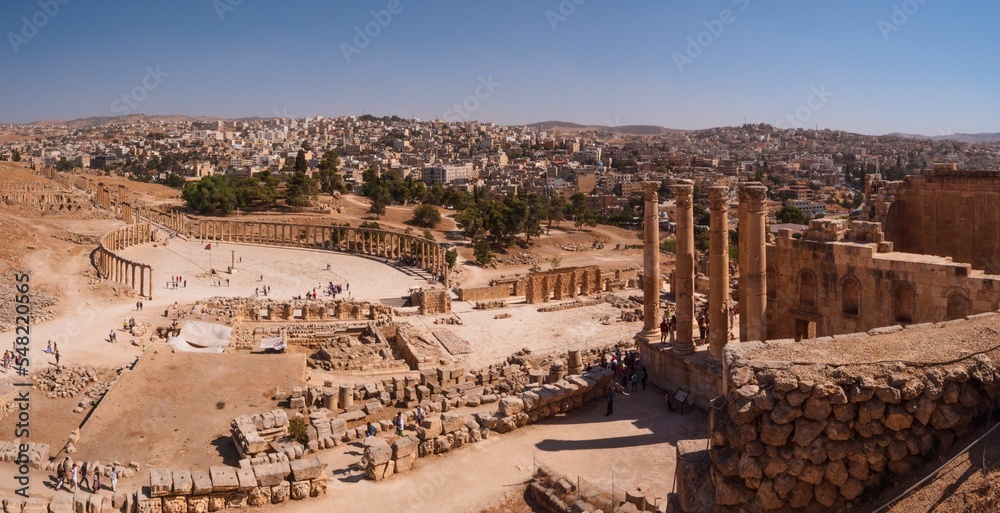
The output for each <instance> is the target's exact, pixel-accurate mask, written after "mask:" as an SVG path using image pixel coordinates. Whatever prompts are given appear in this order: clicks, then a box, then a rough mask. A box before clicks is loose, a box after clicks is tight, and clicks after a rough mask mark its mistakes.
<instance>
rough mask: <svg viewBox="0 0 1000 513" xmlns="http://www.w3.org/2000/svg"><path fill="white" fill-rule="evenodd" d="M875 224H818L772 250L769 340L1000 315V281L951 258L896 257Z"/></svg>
mask: <svg viewBox="0 0 1000 513" xmlns="http://www.w3.org/2000/svg"><path fill="white" fill-rule="evenodd" d="M881 239H882V234H881V232H880V231H879V230H878V227H877V225H876V224H872V223H852V225H851V226H850V227H848V226H847V225H846V223H845V222H844V221H832V220H814V221H812V222H811V223H810V229H809V230H807V231H806V233H805V235H804V236H803V238H802V239H793V238H792V237H791V233H790V232H788V231H787V230H782V232H781V233H779V235H778V237H777V238H776V239H775V243H774V244H771V245H768V246H767V261H768V262H769V265H768V266H767V309H766V311H765V318H766V320H767V334H768V338H771V339H780V338H812V337H816V336H827V335H838V334H844V333H856V332H861V331H866V330H870V329H873V328H877V327H880V326H889V325H893V324H898V323H904V324H905V323H921V322H939V321H945V320H950V319H959V318H962V317H965V316H966V315H969V314H975V313H982V312H990V311H995V310H997V309H998V308H1000V287H997V286H996V283H997V282H998V281H1000V276H996V275H987V274H984V273H983V272H982V271H974V270H973V269H972V268H971V266H970V264H967V263H955V262H952V261H951V260H950V259H948V258H943V257H936V256H929V255H915V254H909V253H898V252H893V251H891V250H892V246H893V244H890V243H887V242H884V241H882V240H881Z"/></svg>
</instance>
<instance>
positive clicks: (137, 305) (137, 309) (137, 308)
mask: <svg viewBox="0 0 1000 513" xmlns="http://www.w3.org/2000/svg"><path fill="white" fill-rule="evenodd" d="M135 310H136V311H139V310H142V301H136V302H135Z"/></svg>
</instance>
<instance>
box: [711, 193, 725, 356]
mask: <svg viewBox="0 0 1000 513" xmlns="http://www.w3.org/2000/svg"><path fill="white" fill-rule="evenodd" d="M708 201H709V213H710V214H711V221H710V224H711V234H710V239H709V254H708V279H709V289H708V324H709V332H708V356H709V359H711V360H712V361H715V362H721V361H722V355H723V352H724V351H725V347H726V343H727V342H729V222H728V221H729V215H728V210H727V209H728V206H729V188H728V187H723V186H714V187H709V188H708Z"/></svg>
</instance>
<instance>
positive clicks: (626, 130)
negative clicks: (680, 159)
mask: <svg viewBox="0 0 1000 513" xmlns="http://www.w3.org/2000/svg"><path fill="white" fill-rule="evenodd" d="M526 126H527V127H528V128H534V129H535V130H552V131H555V132H611V133H616V134H626V135H663V134H678V133H685V132H687V130H680V129H676V128H665V127H662V126H656V125H621V126H605V125H580V124H578V123H570V122H568V121H543V122H541V123H533V124H530V125H526Z"/></svg>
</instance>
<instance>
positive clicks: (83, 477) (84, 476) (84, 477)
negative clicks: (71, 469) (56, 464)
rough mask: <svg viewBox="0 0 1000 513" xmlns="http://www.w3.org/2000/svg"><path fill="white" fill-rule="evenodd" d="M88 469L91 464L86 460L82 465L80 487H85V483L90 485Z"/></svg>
mask: <svg viewBox="0 0 1000 513" xmlns="http://www.w3.org/2000/svg"><path fill="white" fill-rule="evenodd" d="M88 469H89V465H88V463H87V462H86V461H85V462H83V464H82V465H80V488H83V485H87V486H88V487H89V486H90V479H89V478H88V477H87V476H88V475H89V474H88V473H87V470H88Z"/></svg>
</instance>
